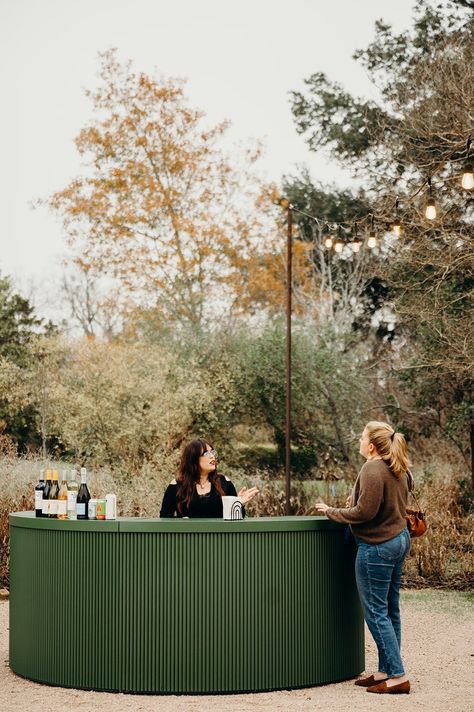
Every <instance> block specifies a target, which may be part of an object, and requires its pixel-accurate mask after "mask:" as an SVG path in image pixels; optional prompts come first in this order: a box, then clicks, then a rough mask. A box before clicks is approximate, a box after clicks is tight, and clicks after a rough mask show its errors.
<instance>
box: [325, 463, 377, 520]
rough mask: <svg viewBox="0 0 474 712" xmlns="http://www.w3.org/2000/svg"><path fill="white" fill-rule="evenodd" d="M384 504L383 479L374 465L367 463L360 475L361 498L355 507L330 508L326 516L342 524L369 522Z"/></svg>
mask: <svg viewBox="0 0 474 712" xmlns="http://www.w3.org/2000/svg"><path fill="white" fill-rule="evenodd" d="M382 502H383V479H382V477H381V476H380V472H379V471H378V468H377V467H374V466H373V463H371V462H366V463H365V465H364V466H363V467H362V469H361V471H360V474H359V497H358V499H357V502H356V504H355V506H354V507H347V508H345V509H337V508H336V507H330V508H329V509H328V510H327V511H326V516H327V517H329V519H332V520H333V521H335V522H341V523H342V524H358V523H362V522H369V521H370V520H371V519H373V518H374V517H375V515H376V514H377V512H378V511H379V509H380V505H381V504H382Z"/></svg>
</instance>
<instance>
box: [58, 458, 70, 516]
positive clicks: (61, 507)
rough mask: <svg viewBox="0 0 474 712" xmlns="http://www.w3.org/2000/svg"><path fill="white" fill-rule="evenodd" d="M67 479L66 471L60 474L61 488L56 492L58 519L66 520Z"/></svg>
mask: <svg viewBox="0 0 474 712" xmlns="http://www.w3.org/2000/svg"><path fill="white" fill-rule="evenodd" d="M67 492H68V488H67V477H66V470H63V471H62V474H61V486H60V488H59V492H58V519H67Z"/></svg>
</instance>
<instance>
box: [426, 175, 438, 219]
mask: <svg viewBox="0 0 474 712" xmlns="http://www.w3.org/2000/svg"><path fill="white" fill-rule="evenodd" d="M428 191H429V198H428V200H427V201H426V205H425V217H426V219H427V220H436V216H437V214H438V212H437V210H436V203H435V201H434V198H433V193H432V189H431V178H428Z"/></svg>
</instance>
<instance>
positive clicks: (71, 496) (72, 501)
mask: <svg viewBox="0 0 474 712" xmlns="http://www.w3.org/2000/svg"><path fill="white" fill-rule="evenodd" d="M76 499H77V492H74V491H73V492H71V491H70V492H68V493H67V509H68V512H72V511H74V510H75V509H76Z"/></svg>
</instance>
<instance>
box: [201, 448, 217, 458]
mask: <svg viewBox="0 0 474 712" xmlns="http://www.w3.org/2000/svg"><path fill="white" fill-rule="evenodd" d="M201 457H207V458H209V459H210V458H211V457H213V458H215V459H216V460H217V452H216V451H215V450H206V452H203V453H202V455H201Z"/></svg>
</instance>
